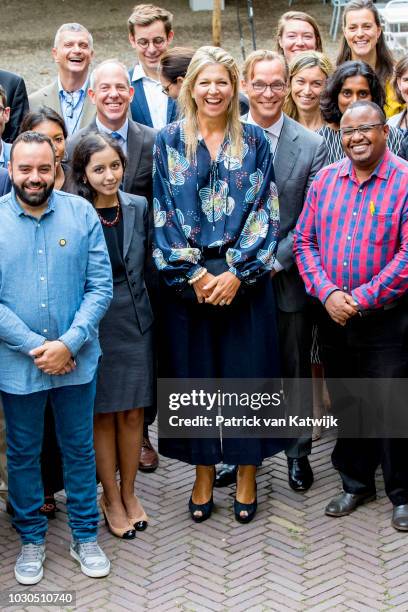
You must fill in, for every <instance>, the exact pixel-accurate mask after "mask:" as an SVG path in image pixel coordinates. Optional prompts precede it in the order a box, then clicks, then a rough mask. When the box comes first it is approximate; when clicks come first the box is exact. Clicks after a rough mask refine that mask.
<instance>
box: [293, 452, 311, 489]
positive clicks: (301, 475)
mask: <svg viewBox="0 0 408 612" xmlns="http://www.w3.org/2000/svg"><path fill="white" fill-rule="evenodd" d="M287 459H288V477H289V485H290V487H291V488H292V489H293V490H294V491H307V490H308V489H310V487H311V486H312V483H313V472H312V468H311V467H310V463H309V457H307V456H305V457H299V459H293V458H292V457H288V458H287Z"/></svg>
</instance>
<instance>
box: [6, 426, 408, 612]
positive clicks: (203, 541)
mask: <svg viewBox="0 0 408 612" xmlns="http://www.w3.org/2000/svg"><path fill="white" fill-rule="evenodd" d="M332 444H333V440H332V439H331V438H330V436H329V437H326V438H325V439H324V440H321V441H320V442H318V443H317V444H316V445H315V448H314V450H313V454H312V464H313V467H314V472H315V479H316V480H315V484H314V485H313V487H312V488H311V490H310V491H308V492H307V493H306V494H304V495H302V494H297V493H295V492H293V491H292V490H291V489H289V487H288V484H287V474H286V460H285V458H284V456H282V455H279V456H277V457H274V458H273V459H271V460H268V461H267V462H265V464H264V466H263V467H262V469H261V470H260V471H259V476H258V498H259V510H258V514H257V516H256V518H255V520H254V521H253V522H252V523H250V524H249V525H240V524H238V523H237V522H236V521H235V520H234V519H233V516H232V496H233V490H232V489H225V490H224V489H216V490H215V493H214V499H215V504H216V508H215V512H214V514H213V516H212V518H211V519H210V520H209V521H207V522H206V523H203V524H201V525H200V524H198V525H197V524H194V523H193V522H192V521H191V519H190V516H189V514H188V512H187V501H188V498H189V495H190V491H191V487H192V482H193V469H192V468H191V467H188V466H183V465H182V464H179V463H177V462H175V461H169V460H166V459H162V460H161V465H160V468H159V469H158V470H157V472H156V473H154V474H150V475H148V474H140V475H139V476H138V489H139V494H140V496H141V498H142V499H143V501H144V505H145V508H146V511H147V512H148V514H149V517H150V522H149V527H148V529H147V530H146V531H145V532H143V533H138V535H137V538H136V540H133V541H130V542H124V541H121V540H118V539H116V538H113V537H112V536H111V535H110V534H109V533H108V532H107V530H106V528H105V526H104V525H103V523H102V521H101V529H100V543H101V544H102V546H103V548H104V550H105V551H106V552H107V554H108V555H109V556H110V558H111V560H112V572H111V575H110V576H109V577H108V578H106V579H100V580H92V579H89V578H87V577H86V576H83V575H82V574H81V573H80V572H79V569H78V567H77V566H76V564H75V562H74V561H73V560H72V559H71V558H70V557H69V555H68V546H69V531H68V528H67V524H66V509H65V504H64V497H63V496H62V495H61V496H58V499H59V507H60V512H59V513H58V515H57V518H56V520H54V521H51V522H50V528H49V533H48V540H47V542H48V543H47V560H46V562H45V578H44V580H43V581H42V582H41V583H40V585H38V586H37V587H35V590H39V589H41V590H62V589H73V590H75V591H76V593H77V607H76V609H77V610H81V611H86V610H100V611H108V612H114V611H116V610H131V611H132V612H138V611H144V610H154V611H155V612H165V611H167V610H170V611H173V610H182V611H197V612H207V611H208V612H212V611H213V612H218V611H222V610H234V612H240V611H241V610H242V611H245V612H262V611H269V610H272V611H277V612H287V611H294V612H301V611H308V612H323V611H324V610H329V611H336V612H337V611H338V612H342V611H343V610H358V611H359V612H365V611H370V612H371V611H376V610H379V611H385V610H398V611H404V612H406V611H407V610H408V588H407V586H406V567H407V562H408V534H406V535H405V534H403V533H397V532H396V531H395V530H394V529H393V528H392V527H391V526H390V517H391V506H390V503H389V502H388V500H387V499H386V498H385V497H384V490H383V486H382V482H381V478H378V491H379V497H378V499H377V500H376V501H375V502H373V503H371V504H369V505H368V506H364V507H362V508H359V509H358V510H357V512H355V513H354V514H353V515H351V516H349V517H344V518H341V519H333V518H329V517H326V516H324V514H323V508H324V505H325V503H326V502H327V501H328V500H329V499H330V497H331V496H332V495H333V494H334V493H336V491H337V490H338V489H339V481H338V478H337V476H336V474H335V473H334V472H333V470H332V468H331V464H330V450H331V447H332ZM0 541H1V549H0V576H1V578H0V583H1V589H7V588H17V586H16V584H15V581H14V576H13V564H14V560H15V555H16V552H17V550H18V546H19V544H18V539H17V536H16V534H15V532H14V530H13V529H12V528H11V524H10V522H9V518H8V516H7V515H6V514H5V513H3V512H0ZM10 609H12V610H17V609H18V608H10ZM20 609H23V608H20ZM24 609H25V610H39V609H44V610H53V609H57V608H39V607H31V608H29V607H27V608H24Z"/></svg>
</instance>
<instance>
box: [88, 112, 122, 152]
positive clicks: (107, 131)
mask: <svg viewBox="0 0 408 612" xmlns="http://www.w3.org/2000/svg"><path fill="white" fill-rule="evenodd" d="M96 127H97V128H98V131H99V132H105V134H109V136H111V135H112V132H115V134H119V135H120V136H121V138H117V140H118V142H119V144H120V147H121V149H122V151H123V153H124V154H125V155H127V136H128V128H129V120H128V119H126V121H125V123H124V124H123V125H122V127H120V128H119V129H118V130H111V129H109V128H107V127H106V126H105V125H103V123H101V122H100V121H99V119H98V117H96Z"/></svg>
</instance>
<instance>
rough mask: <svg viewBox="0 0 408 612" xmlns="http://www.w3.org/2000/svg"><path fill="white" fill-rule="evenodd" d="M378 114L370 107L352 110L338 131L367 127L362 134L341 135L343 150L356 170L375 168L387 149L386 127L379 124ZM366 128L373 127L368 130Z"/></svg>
mask: <svg viewBox="0 0 408 612" xmlns="http://www.w3.org/2000/svg"><path fill="white" fill-rule="evenodd" d="M381 123H382V120H381V119H380V117H379V115H378V113H377V112H376V110H375V109H374V108H371V107H364V106H361V107H357V108H352V109H350V110H349V111H347V112H346V113H345V115H344V116H343V117H342V119H341V122H340V129H341V130H343V129H345V128H346V129H347V128H357V127H360V126H367V129H366V130H365V132H364V133H363V134H361V133H360V132H358V131H354V132H353V134H352V135H344V134H343V133H342V143H343V149H344V152H345V153H346V155H347V157H349V158H350V159H351V161H352V162H353V165H355V166H356V168H360V169H366V168H371V167H375V166H376V165H377V164H378V162H379V161H380V159H381V158H382V157H383V155H384V153H385V150H386V147H387V136H388V131H389V127H388V125H386V124H385V125H378V124H381ZM368 126H373V127H370V128H369V129H368Z"/></svg>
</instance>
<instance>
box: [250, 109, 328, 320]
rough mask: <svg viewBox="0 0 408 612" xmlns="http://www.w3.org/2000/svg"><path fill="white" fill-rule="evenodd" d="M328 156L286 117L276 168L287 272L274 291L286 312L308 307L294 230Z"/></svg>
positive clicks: (317, 140) (313, 136)
mask: <svg viewBox="0 0 408 612" xmlns="http://www.w3.org/2000/svg"><path fill="white" fill-rule="evenodd" d="M243 119H245V118H244V117H243ZM326 156H327V151H326V146H325V143H324V141H323V139H322V138H321V137H320V136H318V135H317V134H315V132H312V131H311V130H307V129H306V128H304V127H303V126H302V125H300V124H299V123H297V122H296V121H294V120H293V119H291V118H290V117H288V116H287V115H284V120H283V127H282V131H281V134H280V137H279V142H278V146H277V149H276V153H275V159H274V163H273V166H274V170H275V180H276V186H277V188H278V196H279V213H280V232H279V244H278V252H277V255H276V259H277V260H278V262H279V263H280V264H281V265H282V266H283V268H284V269H283V270H281V271H280V272H278V273H277V274H276V275H275V276H274V287H275V293H276V297H277V302H278V307H279V308H280V309H281V310H283V311H285V312H297V311H300V310H302V309H303V308H304V307H305V306H306V305H307V303H308V298H307V295H306V290H305V286H304V284H303V281H302V279H301V277H300V275H299V272H298V269H297V266H296V264H295V260H294V257H293V230H294V228H295V225H296V222H297V220H298V217H299V215H300V213H301V212H302V208H303V204H304V201H305V199H306V195H307V192H308V190H309V187H310V185H311V183H312V180H313V179H314V176H315V174H316V172H318V170H320V168H322V167H323V166H324V165H325V164H326Z"/></svg>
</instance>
